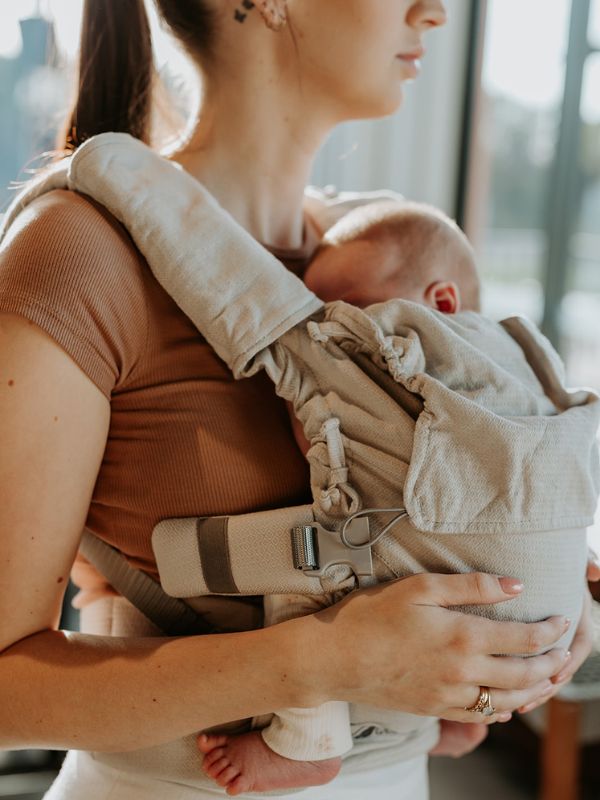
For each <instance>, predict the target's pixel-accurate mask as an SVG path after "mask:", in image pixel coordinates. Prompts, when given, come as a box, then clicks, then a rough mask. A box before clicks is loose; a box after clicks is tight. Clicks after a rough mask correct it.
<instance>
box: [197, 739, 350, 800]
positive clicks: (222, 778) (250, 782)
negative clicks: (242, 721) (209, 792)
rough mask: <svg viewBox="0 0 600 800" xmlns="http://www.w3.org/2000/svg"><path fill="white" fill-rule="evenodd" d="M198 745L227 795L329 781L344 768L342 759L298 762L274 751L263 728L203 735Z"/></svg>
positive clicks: (205, 763) (209, 771) (209, 772)
mask: <svg viewBox="0 0 600 800" xmlns="http://www.w3.org/2000/svg"><path fill="white" fill-rule="evenodd" d="M198 747H199V748H200V751H201V752H202V753H204V754H205V755H204V760H203V761H202V769H203V770H204V771H205V772H206V774H207V775H208V776H209V777H211V778H212V779H213V780H214V781H216V782H217V783H218V784H219V786H225V787H227V794H230V795H236V794H242V792H268V791H271V790H273V789H293V788H296V787H297V788H301V787H304V786H320V785H321V784H323V783H329V781H332V780H333V779H334V778H335V776H336V775H337V774H338V772H339V771H340V767H341V765H342V759H341V758H339V757H338V758H328V759H325V760H324V761H294V760H292V759H290V758H285V757H284V756H280V755H278V754H277V753H274V752H273V751H272V750H271V749H270V748H269V746H268V745H267V744H266V743H265V741H264V740H263V738H262V736H261V735H260V732H259V731H251V732H250V733H244V734H242V735H241V736H211V735H210V734H205V733H203V734H200V736H199V737H198Z"/></svg>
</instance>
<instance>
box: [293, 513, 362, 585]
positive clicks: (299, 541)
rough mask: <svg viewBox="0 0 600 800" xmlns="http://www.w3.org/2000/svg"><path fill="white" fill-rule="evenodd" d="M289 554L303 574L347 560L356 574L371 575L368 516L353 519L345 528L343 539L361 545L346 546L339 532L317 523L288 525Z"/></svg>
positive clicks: (318, 573)
mask: <svg viewBox="0 0 600 800" xmlns="http://www.w3.org/2000/svg"><path fill="white" fill-rule="evenodd" d="M291 534H292V555H293V559H294V567H295V569H301V570H302V572H304V573H306V575H310V576H313V577H320V576H322V575H323V574H324V572H325V570H326V569H327V568H328V567H331V566H333V565H334V564H348V565H349V566H350V567H352V570H353V571H354V573H355V574H356V575H372V574H373V560H372V558H371V548H370V547H369V546H368V543H369V539H370V532H369V520H368V519H367V518H366V517H360V518H357V519H353V520H352V521H351V522H350V523H349V524H348V526H347V528H346V539H347V540H348V541H349V542H350V543H351V544H353V545H364V547H363V548H362V549H356V550H354V549H350V548H348V547H346V545H344V544H343V542H342V541H341V539H340V535H339V533H336V532H335V531H328V530H325V528H323V527H322V526H321V525H319V524H318V523H316V522H315V523H314V524H313V525H300V526H298V527H296V528H292V531H291Z"/></svg>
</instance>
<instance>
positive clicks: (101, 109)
mask: <svg viewBox="0 0 600 800" xmlns="http://www.w3.org/2000/svg"><path fill="white" fill-rule="evenodd" d="M156 6H157V10H158V12H159V15H160V16H161V18H162V19H163V21H164V22H165V23H166V24H167V26H168V27H169V28H170V29H171V30H172V32H173V33H174V34H175V36H176V37H177V38H178V39H179V41H180V42H181V44H182V45H183V47H184V48H185V49H186V51H187V52H188V53H189V54H190V55H191V56H192V57H193V58H194V59H195V60H196V61H198V63H206V62H208V61H209V60H210V58H211V55H212V46H213V43H214V33H215V18H214V17H215V14H214V11H213V10H212V9H211V8H208V7H207V4H206V3H205V2H204V0H156ZM153 82H154V62H153V52H152V38H151V35H150V25H149V22H148V16H147V13H146V8H145V5H144V0H117V2H115V0H85V4H84V9H83V21H82V26H81V42H80V53H79V81H78V89H77V96H76V99H75V102H74V104H73V107H72V110H71V112H70V114H69V117H68V119H67V122H66V125H65V130H64V133H63V134H62V135H61V137H60V140H59V142H58V145H59V147H61V148H64V149H65V150H66V151H67V152H68V151H71V150H74V149H75V148H77V147H78V146H79V145H80V144H82V142H84V141H85V140H86V139H89V138H90V137H91V136H94V135H96V134H98V133H104V132H106V131H116V132H123V133H130V134H131V135H132V136H135V137H136V138H138V139H141V140H142V141H143V142H146V143H148V140H149V135H150V119H151V109H152V87H153Z"/></svg>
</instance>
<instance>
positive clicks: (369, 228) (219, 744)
mask: <svg viewBox="0 0 600 800" xmlns="http://www.w3.org/2000/svg"><path fill="white" fill-rule="evenodd" d="M304 280H305V283H306V285H307V286H308V288H309V289H311V290H312V291H313V292H314V293H315V294H316V295H317V296H318V297H320V298H321V299H322V300H324V301H326V302H328V301H333V300H344V301H345V302H347V303H351V304H353V305H356V306H359V307H365V306H369V305H372V304H374V303H379V302H383V301H386V300H390V299H393V298H403V299H405V300H411V301H413V302H415V303H420V304H422V305H425V306H428V307H430V308H432V309H434V310H437V311H439V312H441V313H444V314H455V313H457V312H458V311H460V310H469V311H479V310H480V287H479V279H478V275H477V269H476V266H475V259H474V253H473V249H472V247H471V245H470V244H469V241H468V240H467V238H466V236H465V235H464V234H463V232H462V231H461V230H460V228H459V227H458V226H457V225H456V223H454V222H453V221H452V220H451V219H449V218H448V217H447V216H446V215H445V214H443V213H442V212H441V211H439V210H437V209H435V208H433V207H431V206H426V205H424V204H417V203H412V202H406V203H404V202H403V203H399V202H396V201H382V202H377V203H372V204H369V205H368V206H362V207H359V208H357V209H354V210H353V211H351V212H349V213H348V214H346V216H344V217H343V218H342V219H341V220H340V221H339V222H338V223H337V224H335V225H334V226H333V227H332V228H330V229H329V230H328V231H327V233H326V234H325V236H324V237H323V240H322V242H321V244H320V246H319V248H318V250H317V252H316V254H315V257H314V258H313V260H312V261H311V264H310V266H309V267H308V269H307V271H306V274H305V276H304ZM290 415H291V420H292V426H293V429H294V434H295V436H296V440H297V442H298V445H299V447H300V448H301V450H302V452H303V453H304V454H306V452H307V450H308V448H309V446H310V445H309V443H308V442H307V441H306V439H305V437H304V433H303V431H302V426H301V424H300V422H299V421H298V420H297V419H296V418H295V416H294V415H293V414H291V409H290ZM304 600H305V598H304ZM297 607H298V605H297V604H295V601H294V596H287V595H286V596H268V597H265V624H267V625H272V624H276V623H278V622H282V621H283V620H284V619H288V618H290V616H293V615H294V612H295V609H296V608H297ZM305 607H306V606H305V604H304V608H305ZM315 610H318V608H315ZM296 613H298V612H297V611H296ZM303 613H306V612H305V610H304V612H303ZM275 730H276V738H277V741H278V742H281V741H285V751H286V754H285V755H283V754H280V753H278V752H276V751H275V750H274V749H273V748H272V747H270V746H269V744H268V742H269V740H270V737H269V734H270V733H272V734H273V736H275V733H274V731H275ZM313 739H315V740H316V739H318V740H319V741H321V742H327V743H328V746H327V747H319V746H318V745H317V743H316V741H315V742H314V744H313ZM271 743H272V744H273V743H274V742H271ZM307 743H308V746H307ZM311 745H313V746H311ZM199 746H200V750H201V751H202V752H203V753H204V754H205V757H204V761H203V769H204V770H205V772H206V773H207V774H208V775H209V776H210V777H211V778H213V779H214V780H215V781H216V782H217V783H218V784H219V785H220V786H223V787H226V790H227V793H228V794H230V795H237V794H241V793H243V792H266V791H271V790H276V789H286V788H296V787H305V786H313V785H320V784H324V783H328V782H329V781H331V780H332V779H333V778H334V777H335V776H336V775H337V773H338V772H339V770H340V767H341V761H342V759H341V755H342V754H343V753H344V752H346V751H347V750H349V749H350V747H351V738H350V732H349V721H348V710H347V706H346V704H343V703H326V704H325V705H324V706H320V707H318V708H314V709H285V710H282V711H281V712H278V713H277V714H276V715H275V717H274V719H273V722H271V723H270V724H269V725H268V726H267V727H265V728H263V729H262V730H260V731H258V730H257V731H252V732H251V733H247V734H242V735H240V736H213V735H210V734H208V735H206V734H204V735H202V736H201V737H200V740H199ZM280 749H281V748H280ZM302 752H304V753H306V752H309V753H311V758H310V759H306V758H303V757H302V756H301V755H299V754H300V753H302Z"/></svg>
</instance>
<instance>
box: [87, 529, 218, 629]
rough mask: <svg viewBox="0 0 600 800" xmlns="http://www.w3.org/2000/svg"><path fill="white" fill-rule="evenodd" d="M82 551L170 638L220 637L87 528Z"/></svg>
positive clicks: (110, 581) (190, 610)
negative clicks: (212, 635) (203, 635)
mask: <svg viewBox="0 0 600 800" xmlns="http://www.w3.org/2000/svg"><path fill="white" fill-rule="evenodd" d="M79 550H80V552H81V553H82V554H83V556H85V558H86V559H87V560H88V561H89V562H90V564H92V566H94V567H95V568H96V569H97V570H98V571H99V572H100V573H101V574H102V575H104V577H105V578H106V580H107V581H108V582H109V583H110V585H111V586H112V587H113V588H114V589H115V590H116V591H117V592H119V594H121V595H122V596H123V597H125V598H126V599H127V600H129V602H130V603H132V604H133V605H134V606H135V607H136V608H137V609H139V610H140V611H141V612H142V614H144V616H146V617H147V618H148V619H149V620H150V621H151V622H153V623H154V624H155V625H156V626H157V627H159V628H160V629H161V630H162V631H164V632H165V633H166V634H168V635H169V636H186V635H187V636H189V635H191V634H201V633H218V629H217V628H215V627H213V626H212V625H209V624H208V623H207V622H206V621H205V620H204V619H203V618H202V617H201V616H200V615H199V614H197V613H196V612H195V611H194V610H193V609H192V608H190V606H188V605H187V603H184V602H183V600H178V599H177V598H175V597H170V596H169V595H168V594H166V592H165V591H164V590H163V588H162V587H161V585H160V584H159V583H157V582H156V581H155V580H154V579H153V578H151V577H150V575H147V574H146V573H145V572H142V570H139V569H135V567H132V566H131V565H130V564H129V563H128V561H127V559H126V558H125V556H124V555H123V554H122V553H120V552H119V551H118V550H117V549H116V548H114V547H111V546H110V545H109V544H107V543H106V542H103V541H102V539H99V538H98V537H97V536H95V535H94V534H93V533H92V532H91V531H90V530H88V529H87V528H84V531H83V536H82V538H81V542H80V545H79Z"/></svg>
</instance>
